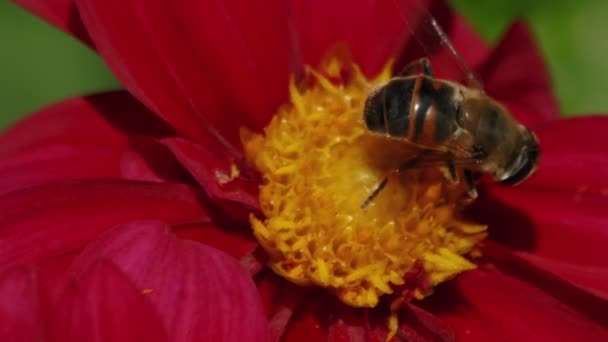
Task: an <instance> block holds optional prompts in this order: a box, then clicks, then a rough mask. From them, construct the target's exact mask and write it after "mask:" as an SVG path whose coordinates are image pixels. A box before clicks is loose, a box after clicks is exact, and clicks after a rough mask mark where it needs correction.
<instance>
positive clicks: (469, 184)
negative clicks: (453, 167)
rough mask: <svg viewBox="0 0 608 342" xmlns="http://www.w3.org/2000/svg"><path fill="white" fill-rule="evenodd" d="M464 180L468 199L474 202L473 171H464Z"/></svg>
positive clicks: (475, 193)
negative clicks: (467, 190)
mask: <svg viewBox="0 0 608 342" xmlns="http://www.w3.org/2000/svg"><path fill="white" fill-rule="evenodd" d="M464 180H465V182H466V183H467V188H468V189H469V198H470V199H471V200H474V199H476V198H477V189H476V188H475V176H474V175H473V171H471V170H468V169H467V170H464Z"/></svg>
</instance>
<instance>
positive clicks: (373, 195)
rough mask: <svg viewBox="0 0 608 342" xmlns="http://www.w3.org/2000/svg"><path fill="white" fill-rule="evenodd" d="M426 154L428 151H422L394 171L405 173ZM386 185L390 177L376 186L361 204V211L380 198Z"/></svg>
mask: <svg viewBox="0 0 608 342" xmlns="http://www.w3.org/2000/svg"><path fill="white" fill-rule="evenodd" d="M426 153H427V151H422V152H420V153H418V154H417V155H415V156H414V157H412V158H410V159H408V160H406V161H404V162H403V163H401V164H400V165H399V167H398V168H397V169H395V170H394V172H403V171H405V170H407V169H410V168H412V167H414V166H416V164H417V163H418V162H419V161H420V159H421V158H422V157H423V156H424V155H426ZM386 184H388V177H384V179H383V180H382V181H381V182H380V183H379V184H378V185H377V186H376V188H375V189H374V191H372V193H371V194H369V196H367V198H366V199H365V201H363V203H361V205H360V207H361V209H365V208H367V206H369V205H370V204H371V203H372V201H373V200H374V199H375V198H376V197H377V196H378V194H380V191H382V189H384V187H385V186H386Z"/></svg>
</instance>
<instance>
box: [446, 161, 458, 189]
mask: <svg viewBox="0 0 608 342" xmlns="http://www.w3.org/2000/svg"><path fill="white" fill-rule="evenodd" d="M444 176H445V178H447V179H448V180H449V181H450V182H452V183H453V184H458V183H460V181H459V180H458V175H457V174H456V167H455V166H454V161H453V160H452V156H451V155H450V157H449V158H448V159H447V160H446V165H445V172H444Z"/></svg>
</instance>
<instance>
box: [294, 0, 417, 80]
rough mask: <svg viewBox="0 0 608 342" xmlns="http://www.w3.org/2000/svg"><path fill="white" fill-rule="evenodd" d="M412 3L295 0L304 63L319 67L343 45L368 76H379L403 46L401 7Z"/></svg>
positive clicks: (403, 32)
mask: <svg viewBox="0 0 608 342" xmlns="http://www.w3.org/2000/svg"><path fill="white" fill-rule="evenodd" d="M413 3H414V1H410V0H406V1H402V0H398V1H358V2H354V3H353V2H352V1H348V0H339V1H304V0H292V1H291V7H292V14H293V20H294V22H295V26H296V30H297V36H298V40H299V43H300V46H301V49H302V55H303V57H304V63H306V64H309V65H312V66H313V67H316V66H318V65H319V63H321V62H322V60H323V58H324V57H326V56H327V54H328V53H330V52H331V50H332V49H335V48H338V47H339V46H340V44H341V45H342V46H344V47H346V48H347V49H349V50H350V53H352V58H353V60H354V62H356V63H357V64H358V65H359V66H360V67H361V69H362V70H363V72H364V73H365V74H366V75H368V76H373V75H376V74H377V73H379V72H380V70H381V69H382V67H384V65H385V64H386V63H387V62H388V61H389V59H390V58H394V57H395V56H396V55H397V53H398V52H399V51H400V49H401V48H402V47H403V44H404V43H405V41H406V39H407V37H408V33H407V27H406V24H405V22H404V21H403V17H402V13H401V10H402V7H401V6H403V7H404V8H407V6H408V5H411V4H413Z"/></svg>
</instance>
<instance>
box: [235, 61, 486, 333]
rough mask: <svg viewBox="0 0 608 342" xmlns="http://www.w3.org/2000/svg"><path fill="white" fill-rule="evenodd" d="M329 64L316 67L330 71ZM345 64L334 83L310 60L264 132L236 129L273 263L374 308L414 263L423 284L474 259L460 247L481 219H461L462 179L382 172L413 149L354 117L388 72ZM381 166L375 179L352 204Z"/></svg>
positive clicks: (256, 221) (475, 233) (257, 223)
mask: <svg viewBox="0 0 608 342" xmlns="http://www.w3.org/2000/svg"><path fill="white" fill-rule="evenodd" d="M336 63H338V62H332V63H328V64H327V65H328V66H329V67H330V69H331V70H329V72H327V73H326V74H330V75H332V76H336V75H339V74H340V73H339V68H337V67H336ZM338 66H340V67H341V66H342V65H341V64H339V63H338ZM353 70H354V74H353V75H352V77H350V78H349V80H348V81H345V82H342V83H340V82H336V81H335V79H334V78H335V77H334V78H332V80H330V79H328V78H325V77H324V76H323V73H321V72H317V71H314V70H312V69H309V70H308V71H309V76H310V78H311V79H312V81H310V82H307V83H306V85H299V86H298V85H296V83H295V82H294V81H293V79H292V80H291V82H290V85H289V94H290V97H291V102H290V103H288V104H285V105H284V106H282V107H281V108H280V109H279V111H278V113H277V114H276V115H275V116H274V117H273V119H272V121H271V122H270V124H269V125H268V126H267V127H266V128H265V129H264V132H263V134H253V133H251V132H249V131H247V130H242V134H241V140H242V141H243V145H244V148H245V154H246V156H247V158H248V161H249V162H250V163H251V164H252V165H253V166H254V167H255V168H256V169H257V170H258V171H259V172H260V174H261V175H262V177H263V185H262V186H261V188H260V197H259V200H260V206H261V209H262V212H263V215H264V216H263V217H255V216H253V215H252V216H251V223H252V227H253V231H254V234H255V236H256V238H257V240H258V241H259V243H260V245H261V246H262V247H263V248H264V249H265V250H266V251H267V253H268V255H269V256H270V266H271V268H272V269H273V270H274V271H275V272H276V273H278V274H279V275H281V276H282V277H284V278H286V279H288V280H290V281H292V282H294V283H296V284H299V285H317V286H320V287H324V288H327V289H328V290H330V291H332V292H333V293H335V294H336V296H337V297H338V298H340V299H341V300H342V301H343V302H344V303H346V304H348V305H350V306H353V307H374V306H376V305H377V304H378V302H379V300H380V298H381V296H382V295H385V294H390V293H392V292H393V289H394V287H395V286H400V285H403V284H404V283H405V280H404V277H405V275H406V274H408V272H410V271H412V270H413V269H414V268H415V267H419V265H421V266H422V267H423V269H424V270H423V271H424V272H425V273H426V275H427V277H428V279H429V281H430V283H431V284H432V285H436V284H438V283H440V282H442V281H445V280H447V279H450V278H452V277H454V276H455V275H457V274H458V273H460V272H463V271H466V270H470V269H472V268H474V267H475V265H474V264H473V263H471V262H470V261H468V260H467V259H466V257H465V256H466V255H467V253H469V252H470V251H472V250H474V249H475V246H476V244H477V243H478V242H479V241H481V240H482V239H484V238H485V236H486V227H485V226H481V225H476V224H471V223H467V222H465V221H463V220H461V219H460V218H459V215H458V213H459V212H460V211H461V209H462V207H461V204H459V202H458V201H457V200H456V199H458V198H462V196H463V195H464V193H465V192H466V189H463V188H462V186H461V185H458V186H457V185H450V184H447V183H446V182H445V180H444V178H443V177H442V175H441V172H439V171H438V170H424V171H416V170H412V171H408V172H400V173H395V172H392V171H393V170H395V168H396V167H397V166H398V165H399V164H400V163H401V162H402V161H403V160H406V159H407V158H408V157H411V156H412V155H413V154H414V153H416V150H415V149H413V148H412V147H411V146H408V145H407V144H405V143H403V142H401V141H397V140H395V139H390V138H386V137H383V136H378V135H373V134H370V133H369V132H368V130H367V129H366V128H365V125H364V123H363V120H362V113H363V105H364V102H365V99H366V96H367V94H368V93H369V92H370V91H371V90H372V89H373V88H374V87H376V86H378V85H380V84H381V83H383V82H386V81H387V80H388V79H389V77H390V67H386V68H385V69H384V70H383V71H382V72H381V73H380V75H379V76H377V77H376V78H373V79H368V78H366V77H365V76H364V75H363V74H362V73H361V72H360V71H359V69H358V68H357V67H356V66H353ZM386 176H388V178H389V181H388V184H387V186H386V187H385V189H384V190H383V191H382V192H380V194H379V195H378V197H376V198H375V199H374V201H373V202H372V203H371V204H370V205H369V206H368V207H366V208H365V209H362V208H361V207H360V206H361V203H362V202H363V201H364V200H365V199H366V198H367V197H368V196H369V194H370V193H371V192H372V191H373V190H374V189H375V187H376V186H377V185H378V184H379V183H380V182H381V181H382V179H383V178H384V177H386ZM425 293H428V292H427V291H426V290H422V289H421V290H420V291H416V296H418V297H420V296H423V295H424V294H425ZM395 322H396V321H395ZM395 322H392V323H391V324H393V325H394V324H396V323H395Z"/></svg>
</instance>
